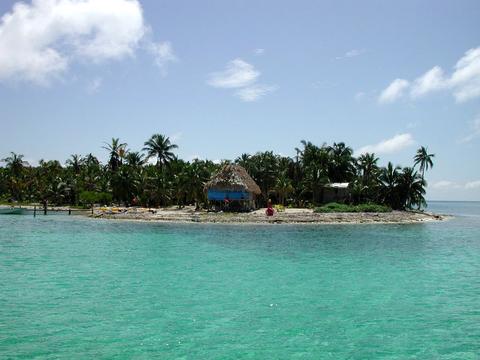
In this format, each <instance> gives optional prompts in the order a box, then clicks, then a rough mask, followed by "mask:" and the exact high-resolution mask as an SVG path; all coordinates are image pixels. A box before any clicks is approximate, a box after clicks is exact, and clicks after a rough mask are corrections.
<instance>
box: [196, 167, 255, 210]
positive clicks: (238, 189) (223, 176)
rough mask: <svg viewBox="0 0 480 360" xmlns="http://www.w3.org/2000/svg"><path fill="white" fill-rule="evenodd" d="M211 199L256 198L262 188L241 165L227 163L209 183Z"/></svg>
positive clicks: (207, 186) (208, 188) (207, 188)
mask: <svg viewBox="0 0 480 360" xmlns="http://www.w3.org/2000/svg"><path fill="white" fill-rule="evenodd" d="M205 189H206V190H207V192H208V199H209V200H224V199H228V200H240V201H242V200H254V199H255V196H256V195H260V194H261V190H260V188H259V187H258V185H257V184H256V183H255V181H254V180H253V179H252V178H251V176H250V175H248V173H247V170H245V169H244V168H243V167H242V166H240V165H235V164H228V165H225V166H224V167H223V168H222V169H221V170H220V172H219V173H218V174H216V175H215V176H214V177H213V178H212V179H211V180H210V181H209V182H207V184H206V185H205Z"/></svg>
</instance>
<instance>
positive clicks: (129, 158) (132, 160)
mask: <svg viewBox="0 0 480 360" xmlns="http://www.w3.org/2000/svg"><path fill="white" fill-rule="evenodd" d="M125 161H126V163H127V164H128V165H129V166H131V167H133V168H138V167H141V166H143V165H145V162H146V161H145V158H144V156H143V154H142V153H140V152H138V151H130V152H128V153H127V154H126V155H125Z"/></svg>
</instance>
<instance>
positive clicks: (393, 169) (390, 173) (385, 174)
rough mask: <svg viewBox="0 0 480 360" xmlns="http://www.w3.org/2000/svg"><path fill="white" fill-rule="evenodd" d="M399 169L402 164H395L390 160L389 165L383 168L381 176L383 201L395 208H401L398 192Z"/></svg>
mask: <svg viewBox="0 0 480 360" xmlns="http://www.w3.org/2000/svg"><path fill="white" fill-rule="evenodd" d="M399 171H400V166H393V164H392V163H391V162H388V164H387V167H386V168H383V169H382V171H381V173H380V177H379V180H380V184H381V194H382V202H383V203H385V204H388V205H390V206H391V207H392V208H394V209H397V208H399V200H398V194H397V186H398V180H399Z"/></svg>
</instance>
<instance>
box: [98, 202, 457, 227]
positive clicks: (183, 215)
mask: <svg viewBox="0 0 480 360" xmlns="http://www.w3.org/2000/svg"><path fill="white" fill-rule="evenodd" d="M91 217H94V218H104V219H119V220H138V221H158V222H182V223H189V222H197V223H220V224H369V223H385V224H409V223H423V222H429V221H442V220H445V219H447V218H448V217H447V216H445V215H438V214H431V213H426V212H423V213H421V212H413V211H392V212H388V213H314V212H313V210H312V209H299V208H291V209H285V211H283V212H275V214H274V215H273V216H271V217H267V216H266V215H265V208H262V209H258V210H256V211H252V212H249V213H228V212H227V213H224V212H207V211H204V210H201V211H195V209H194V207H193V206H191V207H190V206H187V207H184V208H181V209H179V208H178V207H167V208H160V209H148V208H122V207H117V208H112V207H102V208H95V209H94V212H93V215H91Z"/></svg>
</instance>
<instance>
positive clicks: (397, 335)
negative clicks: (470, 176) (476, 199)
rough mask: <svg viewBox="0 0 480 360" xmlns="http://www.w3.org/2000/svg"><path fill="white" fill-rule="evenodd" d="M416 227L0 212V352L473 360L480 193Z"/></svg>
mask: <svg viewBox="0 0 480 360" xmlns="http://www.w3.org/2000/svg"><path fill="white" fill-rule="evenodd" d="M430 210H431V211H438V212H444V213H445V212H446V213H455V214H459V216H457V217H456V218H455V219H454V220H451V221H448V222H443V223H431V224H416V225H358V226H356V225H345V226H334V225H322V226H303V227H302V226H288V225H274V226H223V225H201V224H189V225H166V224H145V223H128V222H115V221H104V220H91V219H82V218H78V217H68V216H47V217H43V216H39V217H37V218H36V219H33V217H30V216H1V217H0V279H1V280H0V358H5V359H9V358H12V359H16V358H38V359H43V358H52V359H53V358H61V359H86V358H109V359H110V358H115V359H131V358H135V359H152V358H158V359H295V358H302V359H478V358H479V354H480V203H432V204H431V206H430Z"/></svg>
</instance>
